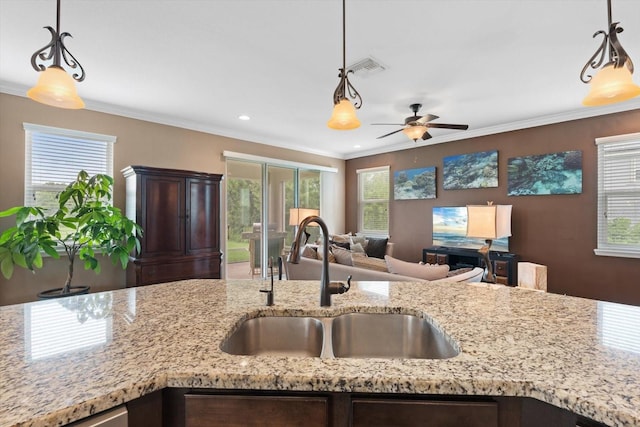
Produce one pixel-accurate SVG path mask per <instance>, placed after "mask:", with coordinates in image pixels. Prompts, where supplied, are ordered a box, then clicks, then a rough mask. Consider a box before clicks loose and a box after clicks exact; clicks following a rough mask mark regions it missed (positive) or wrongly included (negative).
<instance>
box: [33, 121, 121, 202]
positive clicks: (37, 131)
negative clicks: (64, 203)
mask: <svg viewBox="0 0 640 427" xmlns="http://www.w3.org/2000/svg"><path fill="white" fill-rule="evenodd" d="M23 126H24V130H25V147H26V148H25V191H24V204H25V206H40V207H43V208H45V209H53V208H55V206H56V200H55V195H56V194H57V193H58V192H60V191H61V190H63V189H64V188H65V187H66V186H67V184H69V183H70V182H71V181H73V180H74V179H75V178H76V176H77V175H78V172H80V171H81V170H82V169H84V170H86V171H87V172H88V173H89V175H95V174H98V173H102V174H106V175H109V176H113V144H114V143H115V141H116V138H115V137H114V136H109V135H100V134H95V133H88V132H80V131H74V130H68V129H60V128H54V127H49V126H39V125H33V124H30V123H24V125H23Z"/></svg>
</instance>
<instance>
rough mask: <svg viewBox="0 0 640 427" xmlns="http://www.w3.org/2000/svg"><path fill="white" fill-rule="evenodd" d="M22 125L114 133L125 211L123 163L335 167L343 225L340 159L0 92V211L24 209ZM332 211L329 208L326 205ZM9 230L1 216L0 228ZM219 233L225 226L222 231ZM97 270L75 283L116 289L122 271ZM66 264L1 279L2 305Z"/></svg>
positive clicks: (44, 285)
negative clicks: (248, 161) (237, 160)
mask: <svg viewBox="0 0 640 427" xmlns="http://www.w3.org/2000/svg"><path fill="white" fill-rule="evenodd" d="M24 122H27V123H34V124H39V125H46V126H55V127H61V128H68V129H75V130H81V131H85V132H95V133H101V134H107V135H114V136H116V137H117V138H118V139H117V142H116V144H115V149H114V179H115V185H114V204H115V205H116V206H117V207H120V208H121V209H123V210H124V203H125V202H124V200H125V195H124V185H125V183H124V179H123V177H122V174H121V173H120V170H122V169H123V168H124V167H126V166H128V165H133V164H136V165H146V166H156V167H165V168H173V169H186V170H194V171H200V172H211V173H222V174H224V173H225V161H224V158H223V157H222V152H223V151H224V150H228V151H234V152H239V153H247V154H253V155H258V156H265V157H270V158H278V159H283V160H289V161H297V162H304V163H310V164H317V165H322V166H330V167H335V168H338V170H339V172H338V174H337V176H336V177H335V179H334V182H335V183H336V185H335V187H334V189H335V199H334V200H336V201H337V203H338V209H337V211H338V212H339V216H338V217H337V218H336V219H334V221H335V224H336V225H335V226H336V227H338V228H340V229H342V228H344V200H345V197H344V168H345V162H344V161H343V160H339V159H334V158H329V157H323V156H317V155H312V154H308V153H303V152H300V151H293V150H287V149H280V148H275V147H273V146H268V145H263V144H256V143H251V142H247V141H241V140H237V139H232V138H226V137H221V136H217V135H211V134H206V133H202V132H196V131H190V130H186V129H181V128H177V127H172V126H165V125H159V124H155V123H150V122H146V121H142V120H134V119H128V118H124V117H121V116H116V115H111V114H104V113H98V112H94V111H89V110H63V109H58V108H53V107H49V106H45V105H41V104H38V103H36V102H33V101H31V100H29V99H27V98H22V97H17V96H12V95H7V94H2V93H0V210H4V209H7V208H9V207H12V206H17V205H22V204H24V130H23V127H22V124H23V123H24ZM332 211H335V209H334V207H332ZM9 226H11V221H10V220H8V219H0V230H4V229H6V228H7V227H9ZM223 229H224V228H223ZM101 266H102V273H101V274H100V275H96V274H95V273H93V272H92V271H88V272H87V271H84V268H83V267H82V266H81V265H78V266H76V274H75V275H74V283H75V284H88V285H90V286H91V288H92V291H99V290H107V289H115V288H121V287H123V286H124V283H125V278H124V277H125V276H124V272H123V271H122V270H120V269H119V268H118V267H113V266H112V265H111V264H110V262H109V261H105V262H102V264H101ZM65 271H66V264H65V263H63V262H61V261H59V260H53V259H47V260H45V266H44V268H43V269H42V270H38V271H37V272H36V274H35V275H33V274H31V273H30V272H28V271H26V270H23V269H18V270H16V271H15V273H14V276H13V277H12V278H11V280H8V281H7V280H6V279H4V278H3V277H2V276H0V305H6V304H14V303H19V302H25V301H30V300H33V299H34V298H35V295H36V294H37V293H38V292H40V291H42V290H45V289H49V288H52V287H60V286H62V284H63V280H64V277H65Z"/></svg>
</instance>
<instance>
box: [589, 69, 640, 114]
mask: <svg viewBox="0 0 640 427" xmlns="http://www.w3.org/2000/svg"><path fill="white" fill-rule="evenodd" d="M589 86H590V87H591V90H590V91H589V94H588V95H587V97H586V98H585V99H584V100H583V101H582V104H583V105H586V106H588V107H593V106H597V105H607V104H613V103H615V102H621V101H626V100H627V99H631V98H633V97H636V96H638V95H640V86H638V85H636V84H635V83H633V80H632V79H631V72H630V71H629V69H628V68H627V67H620V68H615V67H614V66H613V64H609V65H606V66H604V67H603V68H602V69H601V70H600V71H598V72H597V73H596V75H595V76H593V78H592V79H591V82H589Z"/></svg>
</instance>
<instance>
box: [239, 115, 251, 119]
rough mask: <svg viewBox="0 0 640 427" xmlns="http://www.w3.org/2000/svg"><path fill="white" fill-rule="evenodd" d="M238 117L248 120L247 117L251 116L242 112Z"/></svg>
mask: <svg viewBox="0 0 640 427" xmlns="http://www.w3.org/2000/svg"><path fill="white" fill-rule="evenodd" d="M238 118H239V119H240V120H249V119H251V117H249V116H247V115H246V114H242V115H240V116H238Z"/></svg>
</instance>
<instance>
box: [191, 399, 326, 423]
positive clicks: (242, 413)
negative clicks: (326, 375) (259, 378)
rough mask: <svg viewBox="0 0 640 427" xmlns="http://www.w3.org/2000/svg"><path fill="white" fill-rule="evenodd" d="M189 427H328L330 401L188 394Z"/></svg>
mask: <svg viewBox="0 0 640 427" xmlns="http://www.w3.org/2000/svg"><path fill="white" fill-rule="evenodd" d="M184 398H185V427H205V426H206V427H217V426H220V427H223V426H224V427H229V426H231V427H234V426H238V427H239V426H265V427H288V426H300V427H307V426H309V427H326V426H328V422H329V415H328V414H329V411H328V398H326V397H297V396H228V395H227V396H220V395H199V394H186V395H185V396H184Z"/></svg>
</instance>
